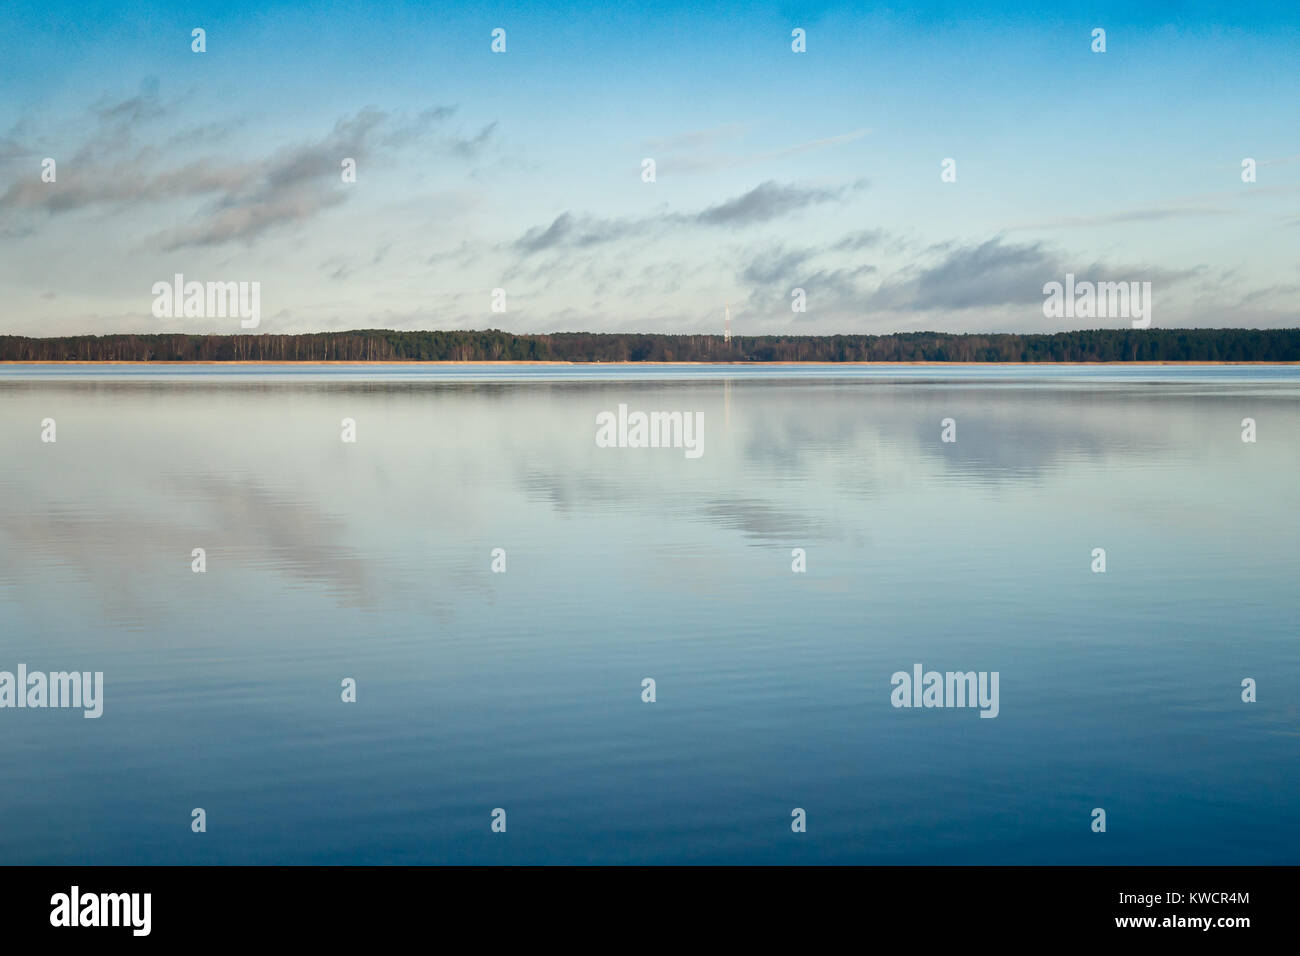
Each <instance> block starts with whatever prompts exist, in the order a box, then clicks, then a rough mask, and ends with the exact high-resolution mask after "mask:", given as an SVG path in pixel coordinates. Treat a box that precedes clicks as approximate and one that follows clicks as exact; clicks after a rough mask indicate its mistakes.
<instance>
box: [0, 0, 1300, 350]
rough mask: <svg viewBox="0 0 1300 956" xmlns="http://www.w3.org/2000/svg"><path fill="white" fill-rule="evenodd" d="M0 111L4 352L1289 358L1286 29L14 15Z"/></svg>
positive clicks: (1168, 16)
mask: <svg viewBox="0 0 1300 956" xmlns="http://www.w3.org/2000/svg"><path fill="white" fill-rule="evenodd" d="M195 28H202V29H203V30H204V31H205V40H206V50H205V52H202V53H197V52H194V51H193V50H192V43H193V40H192V31H193V30H194V29H195ZM498 28H500V29H502V30H504V31H505V51H504V52H494V51H493V49H492V43H493V37H492V34H493V31H494V30H495V29H498ZM1098 28H1100V29H1103V30H1105V45H1106V49H1105V52H1094V50H1093V46H1094V37H1093V31H1094V30H1095V29H1098ZM796 29H798V30H803V31H804V36H805V46H806V50H805V51H804V52H795V51H794V50H793V49H792V44H794V42H795V41H794V39H793V37H792V31H794V30H796ZM0 90H2V91H3V96H0V290H2V291H3V300H2V301H3V305H0V334H20V335H41V336H44V335H71V334H111V333H119V332H178V331H180V332H194V333H198V332H239V331H241V329H240V327H239V322H238V319H232V318H229V317H218V316H210V317H189V318H184V317H180V318H170V317H164V318H158V317H155V315H154V314H153V311H152V305H153V303H154V292H153V286H154V284H155V283H157V282H160V281H165V282H170V281H171V280H172V277H173V276H174V275H175V274H177V273H179V274H182V275H183V276H184V277H185V279H186V281H200V282H207V281H221V282H229V281H245V282H258V283H259V284H260V298H261V322H260V326H259V327H258V330H257V331H259V332H270V333H293V332H305V331H328V330H342V329H359V328H392V329H484V328H498V329H505V330H509V331H514V332H554V331H578V330H582V331H608V332H622V331H648V332H670V333H691V332H714V333H716V332H720V331H721V330H722V325H723V311H724V307H725V306H726V305H728V304H729V305H730V309H731V315H732V328H733V330H734V332H735V333H736V334H782V333H786V334H823V333H886V332H894V331H918V330H939V331H955V332H975V331H994V332H998V331H1001V332H1055V331H1061V330H1064V329H1072V328H1098V327H1103V328H1105V327H1114V328H1121V327H1128V326H1129V324H1130V323H1129V321H1128V320H1127V319H1126V318H1124V317H1115V316H1107V317H1094V318H1064V317H1062V318H1049V317H1047V316H1046V315H1045V313H1044V308H1043V303H1044V298H1045V296H1044V291H1043V287H1044V285H1045V284H1046V283H1050V282H1063V281H1064V280H1065V276H1066V275H1067V273H1068V274H1073V275H1075V276H1076V278H1077V279H1078V280H1087V281H1124V282H1150V283H1151V290H1152V291H1151V310H1150V312H1151V325H1152V327H1165V328H1168V327H1251V328H1261V327H1294V326H1296V325H1300V309H1298V308H1297V306H1296V303H1297V302H1298V301H1300V295H1298V294H1297V293H1300V256H1298V255H1297V251H1298V250H1300V6H1297V5H1294V4H1283V3H1264V4H1240V3H1233V4H1227V3H1223V4H1218V3H1216V4H1201V3H1147V4H1142V5H1140V6H1139V5H1130V4H1107V3H1077V4H1076V3H1042V4H1018V3H1016V2H1014V0H1006V2H1001V3H995V4H982V3H960V4H958V3H923V4H911V5H899V6H875V5H868V4H864V3H837V4H793V3H792V4H764V3H745V4H708V3H674V2H671V0H667V2H659V3H654V4H649V3H642V2H630V3H626V4H613V5H605V4H599V5H598V4H568V3H473V2H468V3H460V4H440V3H436V2H424V3H403V2H385V3H382V4H379V3H374V4H371V3H310V2H308V3H293V4H282V3H258V4H244V3H240V2H220V3H194V4H186V3H178V2H175V0H168V2H156V3H155V2H98V3H96V2H86V3H76V4H68V3H58V2H28V0H7V3H6V5H5V8H4V12H3V15H2V16H0ZM1248 158H1249V159H1253V160H1254V161H1255V181H1254V182H1244V181H1243V166H1242V164H1243V160H1245V159H1248ZM46 159H53V160H54V181H53V182H47V181H45V180H44V178H43V170H44V169H45V168H46V166H45V164H44V161H45V160H46ZM345 159H351V160H354V161H355V169H356V176H355V182H345V181H344V175H343V172H342V167H343V161H344V160H345ZM949 159H950V160H952V161H953V163H952V164H951V166H950V167H949V168H950V169H952V170H954V171H955V180H953V181H944V177H943V176H942V174H943V172H944V161H945V160H949ZM646 160H653V161H654V176H653V181H647V175H646V166H645V161H646ZM949 178H950V179H951V178H952V177H951V176H950V177H949ZM494 290H504V293H503V294H501V293H498V294H496V295H495V296H494ZM795 290H802V293H803V294H802V296H801V297H800V296H798V295H797V294H796V291H795ZM800 300H801V301H800ZM800 304H802V305H803V307H804V308H803V310H799V309H798V306H799V305H800ZM494 305H495V307H496V308H497V309H501V308H502V307H504V311H494Z"/></svg>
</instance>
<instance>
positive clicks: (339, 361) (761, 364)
mask: <svg viewBox="0 0 1300 956" xmlns="http://www.w3.org/2000/svg"><path fill="white" fill-rule="evenodd" d="M0 365H177V366H185V365H213V366H221V365H294V366H297V365H421V366H423V365H440V366H441V365H447V366H456V365H564V366H570V367H574V368H578V367H582V366H588V365H735V366H738V367H762V368H771V367H773V366H783V365H790V366H803V365H818V366H826V367H835V366H845V365H854V366H859V365H868V366H872V365H873V366H899V365H910V366H928V367H940V368H942V367H945V366H954V365H958V366H960V365H991V366H997V365H1019V366H1026V367H1029V366H1034V365H1042V366H1051V367H1054V368H1055V367H1059V366H1062V365H1068V366H1077V367H1080V368H1087V367H1088V366H1094V365H1098V366H1099V365H1300V361H1287V362H1268V361H1260V362H1253V361H1245V362H1209V361H1185V362H1184V361H1159V360H1152V361H1144V360H1138V361H1131V362H1130V361H1124V362H1051V361H1047V362H974V361H945V362H814V361H808V362H798V361H795V362H761V361H757V362H756V361H750V362H702V361H681V362H652V361H637V362H633V361H626V362H561V361H554V360H550V359H546V360H542V359H539V360H536V361H528V360H511V361H496V362H494V361H481V360H477V359H469V360H466V361H463V362H458V361H452V362H449V361H444V360H441V359H439V360H423V359H402V360H397V361H392V360H384V361H380V360H377V359H376V360H366V359H337V360H335V359H329V360H325V359H301V360H293V359H289V360H287V361H277V360H271V359H229V360H224V361H223V360H215V361H214V360H206V359H204V360H194V361H180V362H173V361H162V360H149V361H145V360H135V359H105V360H103V361H98V360H95V359H91V360H89V361H83V360H80V359H75V360H74V359H56V360H52V361H48V362H43V361H37V360H32V361H28V360H18V359H0Z"/></svg>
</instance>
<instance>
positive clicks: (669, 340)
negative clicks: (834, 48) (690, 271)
mask: <svg viewBox="0 0 1300 956" xmlns="http://www.w3.org/2000/svg"><path fill="white" fill-rule="evenodd" d="M0 361H11V362H12V361H25V362H69V361H79V362H239V361H245V362H323V361H324V362H400V361H413V362H470V361H502V362H503V361H513V362H1297V361H1300V329H1142V330H1136V329H1093V330H1090V331H1082V332H1057V333H1054V334H1046V335H1018V334H1008V333H968V334H956V333H947V332H897V333H893V334H889V335H753V336H750V335H744V336H741V335H738V336H735V337H733V338H732V340H731V341H730V342H726V341H724V340H723V337H722V336H720V335H659V334H632V333H598V332H558V333H551V334H545V335H516V334H514V333H511V332H501V331H497V330H495V329H490V330H487V331H442V332H396V331H392V330H382V329H373V330H372V329H366V330H358V331H350V332H312V333H306V334H302V335H274V334H259V335H244V334H239V335H178V334H171V335H169V334H159V335H125V334H123V335H74V336H63V337H58V338H31V337H27V336H20V335H6V336H0Z"/></svg>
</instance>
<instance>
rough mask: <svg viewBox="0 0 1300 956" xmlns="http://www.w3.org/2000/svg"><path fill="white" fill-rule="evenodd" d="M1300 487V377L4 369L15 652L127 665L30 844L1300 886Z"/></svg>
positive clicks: (64, 727) (12, 766) (209, 857)
mask: <svg viewBox="0 0 1300 956" xmlns="http://www.w3.org/2000/svg"><path fill="white" fill-rule="evenodd" d="M620 403H623V404H626V405H627V406H628V407H629V408H630V409H633V410H638V409H639V410H644V411H688V412H694V411H700V412H703V416H704V444H703V448H704V454H703V455H702V456H701V457H700V458H698V459H695V460H692V459H689V458H687V457H686V456H685V455H684V454H683V452H682V450H680V449H634V448H615V449H608V448H598V447H596V444H595V441H594V435H595V417H596V415H597V414H598V413H599V412H601V411H605V410H615V409H617V407H618V405H619V404H620ZM46 418H52V419H54V420H55V421H56V423H57V441H56V442H55V443H52V444H50V443H43V442H42V441H41V432H42V424H41V423H42V421H43V420H44V419H46ZM345 418H350V419H353V420H355V422H356V429H357V441H356V442H355V443H354V444H348V443H344V442H343V441H341V440H340V434H341V430H342V429H341V422H342V420H343V419H345ZM946 418H951V419H953V420H954V421H955V423H956V429H957V441H956V442H953V443H945V442H942V441H941V440H940V434H941V430H942V429H941V421H942V420H943V419H946ZM1244 418H1253V419H1254V420H1255V421H1256V425H1257V429H1258V440H1257V441H1256V442H1254V443H1244V442H1243V441H1242V440H1241V432H1242V427H1241V422H1242V419H1244ZM1298 466H1300V369H1297V368H1296V367H1294V366H1292V367H1232V366H1227V367H1141V366H1139V367H1129V366H1123V367H1070V368H1061V367H1045V366H1035V367H1019V366H1017V367H1007V366H976V367H954V368H949V367H935V366H908V367H855V368H843V367H833V366H831V367H828V366H818V367H814V368H806V369H805V368H794V367H789V366H784V367H740V368H737V367H733V366H721V367H707V366H705V367H700V366H654V367H635V366H633V367H627V366H545V367H541V368H529V367H522V366H501V367H485V366H463V367H462V366H437V367H417V366H388V367H382V368H375V367H337V366H328V367H322V366H298V367H294V366H274V367H263V366H224V367H223V366H203V367H194V368H189V367H177V366H169V367H149V366H113V367H100V366H48V367H44V366H0V670H10V671H13V670H15V669H16V667H17V665H18V664H19V663H25V664H26V665H27V666H28V668H29V669H32V670H45V671H53V670H72V669H75V670H89V671H103V672H104V675H105V684H106V688H105V704H104V714H103V716H102V717H101V718H100V719H98V720H87V719H84V718H83V717H82V716H81V713H80V712H79V711H71V710H48V709H47V710H31V709H23V710H12V709H6V710H0V765H2V766H3V767H4V768H5V772H4V774H3V776H2V777H0V820H3V822H4V825H3V826H0V862H3V863H93V864H99V863H108V864H126V863H442V862H450V863H581V862H602V863H603V862H617V863H621V862H636V863H690V862H706V863H1145V864H1169V863H1204V864H1210V863H1216V864H1217V863H1223V864H1230V863H1296V862H1300V807H1297V803H1296V801H1295V798H1294V794H1295V793H1296V791H1297V784H1298V783H1300V737H1298V736H1297V735H1298V733H1300V720H1298V719H1297V717H1298V714H1300V708H1298V706H1297V702H1298V701H1300V650H1298V648H1297V631H1296V620H1297V611H1298V610H1300V588H1297V586H1296V581H1297V572H1298V571H1300V544H1298V543H1297V542H1298V541H1300V538H1298V537H1297V532H1300V517H1298V516H1300V482H1297V473H1298ZM1098 547H1100V548H1105V549H1106V553H1107V571H1106V573H1105V574H1094V573H1093V572H1092V571H1091V570H1090V565H1091V563H1092V557H1091V555H1092V551H1093V549H1094V548H1098ZM195 548H204V549H205V550H206V554H207V571H206V573H203V574H195V573H193V572H192V571H191V552H192V551H193V549H195ZM494 548H503V549H505V552H506V561H507V570H506V572H505V573H504V574H497V573H493V572H492V570H491V563H492V550H493V549H494ZM794 548H803V549H805V550H806V553H807V572H806V573H804V574H795V573H792V571H791V561H792V557H791V551H792V549H794ZM916 662H921V663H922V664H924V665H925V667H926V668H927V669H931V668H932V669H936V670H940V671H946V670H960V671H967V670H976V671H998V672H999V674H1000V713H999V715H998V717H997V718H996V719H980V718H979V717H978V712H977V711H976V710H972V709H956V708H953V709H915V710H914V709H895V708H894V707H892V706H891V705H890V691H891V685H890V677H891V675H892V674H893V673H894V672H895V671H899V670H910V669H911V667H912V665H913V664H914V663H916ZM345 677H352V678H354V679H355V680H356V681H357V685H358V700H357V702H356V703H355V704H345V703H343V702H342V701H341V700H340V681H341V680H342V679H343V678H345ZM646 677H652V678H654V679H655V681H656V684H657V700H656V702H655V703H653V704H647V703H643V702H642V700H641V682H642V680H643V678H646ZM1246 677H1251V678H1254V679H1255V680H1257V682H1258V698H1259V699H1258V701H1257V702H1256V703H1253V704H1247V703H1243V702H1242V700H1241V696H1240V695H1241V681H1242V679H1243V678H1246ZM195 807H202V808H204V809H205V810H206V811H207V817H208V831H207V832H206V833H203V834H196V833H192V832H191V830H190V819H191V810H192V809H193V808H195ZM496 807H501V808H504V809H505V810H506V812H507V819H508V825H507V832H506V833H505V834H494V833H492V832H491V830H490V822H491V816H490V814H491V811H492V810H493V808H496ZM795 807H800V808H804V809H805V810H806V811H807V817H808V832H807V833H804V834H795V833H792V832H791V829H790V820H791V816H790V814H791V810H792V809H793V808H795ZM1094 807H1103V808H1105V809H1106V811H1107V815H1108V827H1107V832H1106V833H1105V834H1096V833H1093V832H1091V830H1090V822H1091V816H1090V814H1091V811H1092V809H1093V808H1094Z"/></svg>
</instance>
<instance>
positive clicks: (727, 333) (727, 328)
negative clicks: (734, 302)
mask: <svg viewBox="0 0 1300 956" xmlns="http://www.w3.org/2000/svg"><path fill="white" fill-rule="evenodd" d="M722 341H724V342H730V341H731V303H730V302H728V303H727V318H726V322H725V324H724V326H723V330H722Z"/></svg>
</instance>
